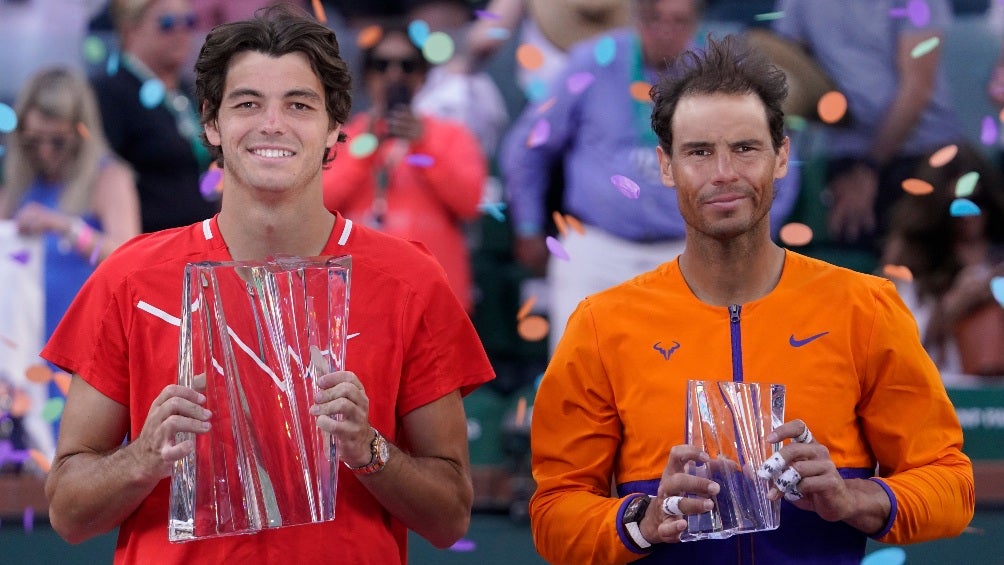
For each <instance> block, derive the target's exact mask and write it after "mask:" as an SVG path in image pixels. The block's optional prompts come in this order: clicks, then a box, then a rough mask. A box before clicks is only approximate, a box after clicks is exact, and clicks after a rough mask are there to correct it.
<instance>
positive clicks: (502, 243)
mask: <svg viewBox="0 0 1004 565" xmlns="http://www.w3.org/2000/svg"><path fill="white" fill-rule="evenodd" d="M268 3H269V2H265V1H263V0H240V1H238V0H112V1H111V2H105V1H103V0H80V1H75V2H66V1H65V0H0V69H3V71H2V72H3V80H0V103H2V104H4V106H0V159H2V160H0V173H2V174H0V179H2V180H0V188H2V190H0V220H2V221H3V222H4V223H6V224H9V225H10V226H12V227H11V228H10V229H7V230H5V231H2V232H0V235H2V236H3V237H4V238H6V239H7V241H4V242H3V247H2V249H3V250H4V252H5V254H4V256H3V257H0V262H6V263H8V265H5V266H3V268H2V269H0V272H2V273H15V274H17V275H18V276H22V275H21V271H25V272H27V271H28V270H27V269H21V270H18V269H20V268H21V267H22V266H26V265H29V264H31V263H32V261H31V260H30V259H31V258H30V257H27V256H26V255H25V254H23V253H21V250H23V249H27V247H25V246H26V245H30V244H31V241H33V240H40V241H41V244H40V245H36V247H32V248H31V249H38V254H39V256H40V257H43V259H40V261H39V264H38V265H37V272H36V273H35V274H34V275H31V274H30V273H29V274H27V275H26V276H34V277H35V278H36V280H38V283H39V284H40V285H41V288H42V293H41V294H40V296H38V297H37V299H34V302H35V303H37V304H34V303H32V304H27V302H30V300H28V299H27V298H26V296H27V295H26V294H17V295H14V292H13V291H10V290H6V291H2V292H3V293H6V295H3V296H0V303H2V304H3V306H0V313H8V312H12V311H13V309H14V307H15V306H18V307H31V308H35V309H36V310H37V309H39V308H43V307H44V309H43V311H44V312H45V318H44V323H43V324H42V325H41V326H40V327H37V328H35V327H32V326H30V325H29V327H27V328H25V327H24V326H16V325H15V324H13V323H7V325H0V409H2V410H0V415H3V417H4V420H0V441H8V442H10V445H9V449H13V450H15V451H16V450H26V449H28V448H29V447H30V448H34V449H37V450H39V451H41V452H42V453H43V454H45V455H46V456H47V457H49V458H51V455H52V449H53V445H52V443H51V440H47V441H35V442H32V440H31V436H32V434H31V433H26V432H25V431H24V429H22V428H23V427H24V426H26V425H28V424H27V423H25V422H29V421H31V418H23V419H22V418H15V417H14V416H29V415H32V416H34V417H35V420H37V419H39V418H42V419H44V420H45V421H46V422H47V423H53V422H55V421H56V420H58V408H57V409H54V408H51V406H52V404H51V403H52V401H53V399H58V397H59V395H60V394H61V391H60V390H59V382H60V379H59V375H58V373H56V372H53V371H52V370H49V372H48V373H45V371H44V370H41V369H39V368H38V367H37V365H38V364H39V363H40V361H39V360H38V359H37V357H34V354H35V353H37V351H31V348H32V347H33V346H27V345H26V344H28V343H35V344H38V343H40V342H39V340H41V342H44V340H45V339H46V337H47V336H48V335H49V333H50V332H51V331H52V329H53V327H54V325H55V323H56V322H57V321H58V320H59V316H60V315H61V313H62V312H63V311H64V310H65V308H66V307H67V305H68V303H69V301H70V300H72V298H73V296H74V294H75V292H76V291H77V290H78V289H79V288H80V286H81V285H82V284H83V281H84V280H85V279H86V277H87V276H88V274H89V273H90V272H91V271H92V270H93V269H94V267H95V265H96V264H98V263H99V262H100V261H101V260H102V259H104V258H105V257H107V256H108V254H110V253H112V252H113V251H114V249H115V247H116V246H118V245H119V244H121V243H123V242H125V241H126V240H127V239H129V238H131V237H133V236H135V235H137V234H140V233H142V232H150V231H156V230H162V229H169V228H172V227H176V226H184V225H188V224H191V223H193V222H197V221H200V220H203V219H205V218H208V217H211V216H212V215H213V214H215V213H216V211H217V210H218V202H219V198H220V194H219V178H220V175H219V170H218V169H217V164H216V163H215V162H213V160H212V158H211V157H210V154H209V152H208V151H207V150H206V149H205V147H204V146H203V134H202V128H201V125H200V122H199V111H198V110H199V109H198V108H196V107H195V105H194V102H193V100H194V96H193V92H192V85H191V83H190V79H191V76H192V69H191V66H192V62H193V61H194V58H195V56H196V54H197V53H196V52H195V50H196V49H198V46H199V45H201V43H202V41H201V39H202V38H203V37H204V35H205V34H206V33H207V32H208V31H209V30H210V29H212V27H213V26H215V25H218V24H220V23H224V22H227V21H231V20H234V19H239V18H244V17H247V16H249V15H251V14H252V13H253V12H254V10H255V9H257V8H259V7H262V6H264V5H267V4H268ZM294 3H296V4H299V5H300V6H301V7H302V8H303V9H305V10H307V11H310V12H312V13H314V14H315V15H316V16H317V18H318V19H319V20H322V21H324V22H325V23H326V24H327V25H328V26H329V27H331V28H332V29H334V30H335V31H336V33H337V35H338V37H339V39H340V41H341V49H342V52H343V56H344V57H345V58H346V60H347V61H349V62H350V64H351V65H352V70H353V78H354V97H353V108H352V113H353V115H352V117H351V118H350V121H349V123H347V124H344V127H343V132H345V133H346V134H347V135H348V140H347V142H346V143H345V144H341V145H340V146H339V147H338V148H337V152H338V155H337V156H336V157H335V159H334V161H333V162H332V164H331V165H330V167H328V168H327V169H326V170H325V172H324V183H323V184H324V201H325V205H326V206H327V207H328V208H329V209H331V210H338V211H340V212H341V213H342V214H344V215H345V216H346V217H347V218H349V219H351V220H353V221H356V222H362V223H365V224H367V225H371V226H375V227H377V228H379V229H381V230H384V231H386V232H388V233H391V234H394V235H397V236H400V237H404V238H407V239H412V240H416V241H421V242H422V243H424V244H425V245H426V246H427V247H428V248H429V250H430V251H431V252H432V253H433V254H434V255H435V256H436V257H437V259H438V260H439V261H440V263H441V265H442V267H443V269H444V271H445V272H446V273H447V276H448V278H449V280H450V282H451V285H452V288H453V290H454V291H455V292H456V294H457V296H458V298H459V299H460V301H461V303H462V304H463V305H464V306H465V307H466V309H467V311H468V313H469V314H470V315H471V317H472V319H473V320H474V322H475V326H476V327H477V329H478V331H479V333H480V335H481V337H482V342H483V344H484V345H485V348H486V350H487V351H488V354H489V357H490V359H491V360H492V362H493V364H494V365H495V369H496V372H497V375H498V378H497V379H496V381H494V382H493V383H492V384H490V385H489V387H491V388H494V389H495V391H496V392H498V393H499V394H501V395H504V396H505V395H521V394H523V392H521V391H524V390H526V389H527V388H528V387H529V388H531V389H532V386H533V383H534V379H536V377H537V376H538V375H539V374H540V372H541V371H542V370H543V368H544V366H545V365H546V363H547V359H548V356H549V352H550V350H551V349H553V345H554V344H555V343H557V339H558V337H560V335H561V332H562V329H563V327H564V321H565V319H566V318H567V317H568V315H569V314H570V313H571V311H572V310H573V309H574V308H575V306H576V304H577V303H578V301H579V300H581V299H582V298H583V297H585V296H586V295H588V294H591V293H594V292H597V291H599V290H602V289H603V288H606V287H609V286H612V285H614V284H616V283H618V282H621V281H623V280H626V279H629V278H631V277H632V276H634V275H636V274H638V273H641V272H644V271H647V270H650V269H652V268H654V267H655V266H656V265H658V264H659V263H662V262H664V261H668V260H671V259H673V258H674V257H675V256H676V255H677V254H679V253H680V252H681V251H682V248H683V247H682V246H683V236H684V225H683V220H682V218H681V217H680V215H679V212H678V210H677V205H676V200H675V193H674V191H673V190H672V189H671V188H667V187H665V186H663V185H662V182H661V175H660V171H659V167H658V162H657V159H656V153H655V149H654V147H655V145H656V141H655V138H654V134H653V133H652V131H651V127H650V111H651V101H650V99H649V90H648V89H649V88H650V86H651V85H652V84H653V83H654V82H655V81H656V77H657V76H658V75H659V74H660V73H662V72H666V70H667V62H668V61H672V60H673V59H674V58H675V57H676V56H677V55H679V54H680V53H682V52H683V51H684V50H686V49H689V48H693V47H700V46H701V45H702V44H703V42H704V41H705V40H706V39H705V38H706V36H707V34H708V33H713V34H715V35H723V34H727V33H738V34H744V35H745V34H748V33H750V32H751V30H759V31H761V32H765V33H767V34H769V37H770V38H771V39H770V41H769V42H767V43H764V44H760V45H766V46H767V48H769V49H770V55H771V56H772V58H774V59H775V61H776V62H777V64H778V65H780V66H781V67H782V68H784V70H786V71H787V72H788V73H789V81H790V88H791V90H792V96H793V98H795V97H797V98H799V99H801V100H808V101H809V102H808V103H806V104H803V105H802V107H799V108H791V109H790V110H788V111H789V115H788V116H787V121H786V128H787V133H788V135H789V136H790V138H791V139H792V147H793V151H794V156H793V163H794V164H795V166H794V167H793V170H792V172H791V173H790V174H789V175H788V177H786V178H785V179H782V180H781V181H778V187H777V193H778V197H777V199H776V200H775V202H774V206H773V208H772V210H771V220H772V230H773V233H774V236H775V238H777V239H778V241H779V242H780V243H782V244H784V245H785V246H787V247H789V248H792V249H794V250H796V251H798V252H801V253H804V254H807V255H810V256H817V257H821V258H825V259H827V260H830V261H832V262H835V263H837V264H840V265H843V266H846V267H848V268H852V269H856V270H861V271H865V272H870V273H873V274H876V275H878V276H885V277H888V278H891V279H893V280H894V282H896V284H897V286H898V288H899V289H900V291H901V296H902V298H903V300H904V301H905V302H906V303H907V304H908V305H909V306H910V308H911V309H912V310H913V311H914V313H915V314H916V317H917V321H918V331H919V332H920V334H921V336H922V338H923V340H924V343H925V345H926V346H927V347H928V350H929V353H930V354H931V356H932V358H933V359H934V360H935V362H936V363H937V364H938V365H939V367H940V368H941V369H942V372H943V375H944V376H945V378H946V381H947V380H948V379H949V378H953V379H956V380H965V379H973V378H982V379H985V381H983V382H989V381H990V380H992V379H993V377H994V376H1000V375H1004V354H1001V353H1000V352H1001V351H1002V350H1004V348H1002V347H1000V345H1001V344H1002V343H1004V306H1002V303H1004V181H1002V179H1001V177H1002V160H1001V155H1000V148H1001V142H1000V139H1001V127H1002V126H1001V116H1004V114H1001V113H1000V112H1001V109H1002V108H1004V56H1002V57H999V56H998V50H999V49H1000V45H1001V38H1002V37H1004V2H1000V1H996V0H993V1H991V0H986V1H984V2H977V1H956V2H951V1H949V0H911V1H909V2H906V1H900V0H883V1H873V0H848V1H842V2H812V1H810V0H779V1H778V2H776V3H775V2H773V1H755V2H749V1H740V0H706V1H701V0H563V1H557V0H479V1H468V0H424V1H423V0H410V1H409V0H401V1H397V2H395V1H390V0H386V1H380V2H378V1H367V2H361V1H354V0H325V1H317V0H313V1H299V2H294ZM955 66H959V67H958V68H956V67H955ZM962 67H965V69H967V70H968V72H971V73H975V74H974V75H971V76H970V80H959V81H958V82H956V81H954V80H953V79H956V78H958V77H959V72H960V68H962ZM815 77H818V78H819V80H820V81H822V83H821V84H814V80H810V79H813V78H815ZM817 82H818V81H817ZM831 94H835V95H836V99H837V101H836V102H834V96H831ZM8 114H10V115H12V116H11V117H5V116H7V115H8ZM14 263H16V265H13V266H12V264H14ZM5 280H7V279H6V278H5ZM5 288H9V287H5ZM15 288H16V287H15ZM33 304H34V305H33ZM354 314H355V312H354ZM359 315H364V314H362V313H360V314H359ZM5 332H8V333H5ZM9 332H22V333H18V334H17V335H23V332H28V333H31V332H40V335H39V336H38V337H37V338H36V339H35V341H32V342H29V341H20V338H18V337H17V335H14V334H13V333H9ZM549 344H550V345H549ZM26 350H27V355H24V353H25V352H26ZM16 352H20V353H17V354H16ZM28 370H30V371H29V372H31V373H32V379H31V380H32V381H33V382H35V383H42V384H46V383H47V386H48V391H47V394H45V395H42V396H36V397H34V398H32V399H31V400H28V401H25V400H20V401H19V402H17V403H16V402H15V401H14V399H15V394H14V392H13V391H14V390H15V389H16V388H17V385H18V384H19V383H23V382H26V380H25V377H24V376H23V373H24V372H25V371H28ZM5 391H6V392H5ZM15 408H16V410H15ZM43 412H44V415H43ZM4 421H9V422H10V424H9V425H7V424H4V423H3V422H4ZM41 435H42V436H44V434H41ZM5 453H6V451H5ZM11 461H13V459H11ZM4 465H5V463H4V462H3V461H0V470H2V469H3V468H4Z"/></svg>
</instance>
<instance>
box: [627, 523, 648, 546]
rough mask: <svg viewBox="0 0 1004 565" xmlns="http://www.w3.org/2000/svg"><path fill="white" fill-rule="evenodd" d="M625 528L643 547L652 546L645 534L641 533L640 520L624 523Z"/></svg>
mask: <svg viewBox="0 0 1004 565" xmlns="http://www.w3.org/2000/svg"><path fill="white" fill-rule="evenodd" d="M624 529H625V530H627V533H628V535H629V536H631V539H632V540H633V541H634V542H635V543H636V544H637V545H638V547H640V548H642V549H648V548H650V547H652V544H651V543H649V542H648V540H647V539H645V536H643V535H641V528H639V527H638V522H628V523H627V524H624Z"/></svg>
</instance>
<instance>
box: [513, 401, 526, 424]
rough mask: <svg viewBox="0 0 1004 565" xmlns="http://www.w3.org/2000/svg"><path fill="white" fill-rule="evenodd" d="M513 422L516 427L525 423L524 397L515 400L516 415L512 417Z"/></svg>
mask: <svg viewBox="0 0 1004 565" xmlns="http://www.w3.org/2000/svg"><path fill="white" fill-rule="evenodd" d="M514 421H515V422H514V423H515V424H516V426H517V427H523V426H524V425H525V424H526V397H525V396H521V397H519V400H517V401H516V417H515V418H514Z"/></svg>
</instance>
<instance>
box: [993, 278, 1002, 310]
mask: <svg viewBox="0 0 1004 565" xmlns="http://www.w3.org/2000/svg"><path fill="white" fill-rule="evenodd" d="M990 292H992V293H993V295H994V299H996V300H997V303H998V304H1000V305H1001V306H1004V277H994V278H992V279H990Z"/></svg>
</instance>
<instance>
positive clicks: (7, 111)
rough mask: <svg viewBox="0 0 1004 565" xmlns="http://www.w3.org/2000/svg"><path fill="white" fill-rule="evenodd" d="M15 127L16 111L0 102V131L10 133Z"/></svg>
mask: <svg viewBox="0 0 1004 565" xmlns="http://www.w3.org/2000/svg"><path fill="white" fill-rule="evenodd" d="M16 128H17V112H15V111H14V108H11V107H10V106H8V105H6V104H4V103H3V102H0V132H2V133H10V132H12V131H14V130H15V129H16Z"/></svg>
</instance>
